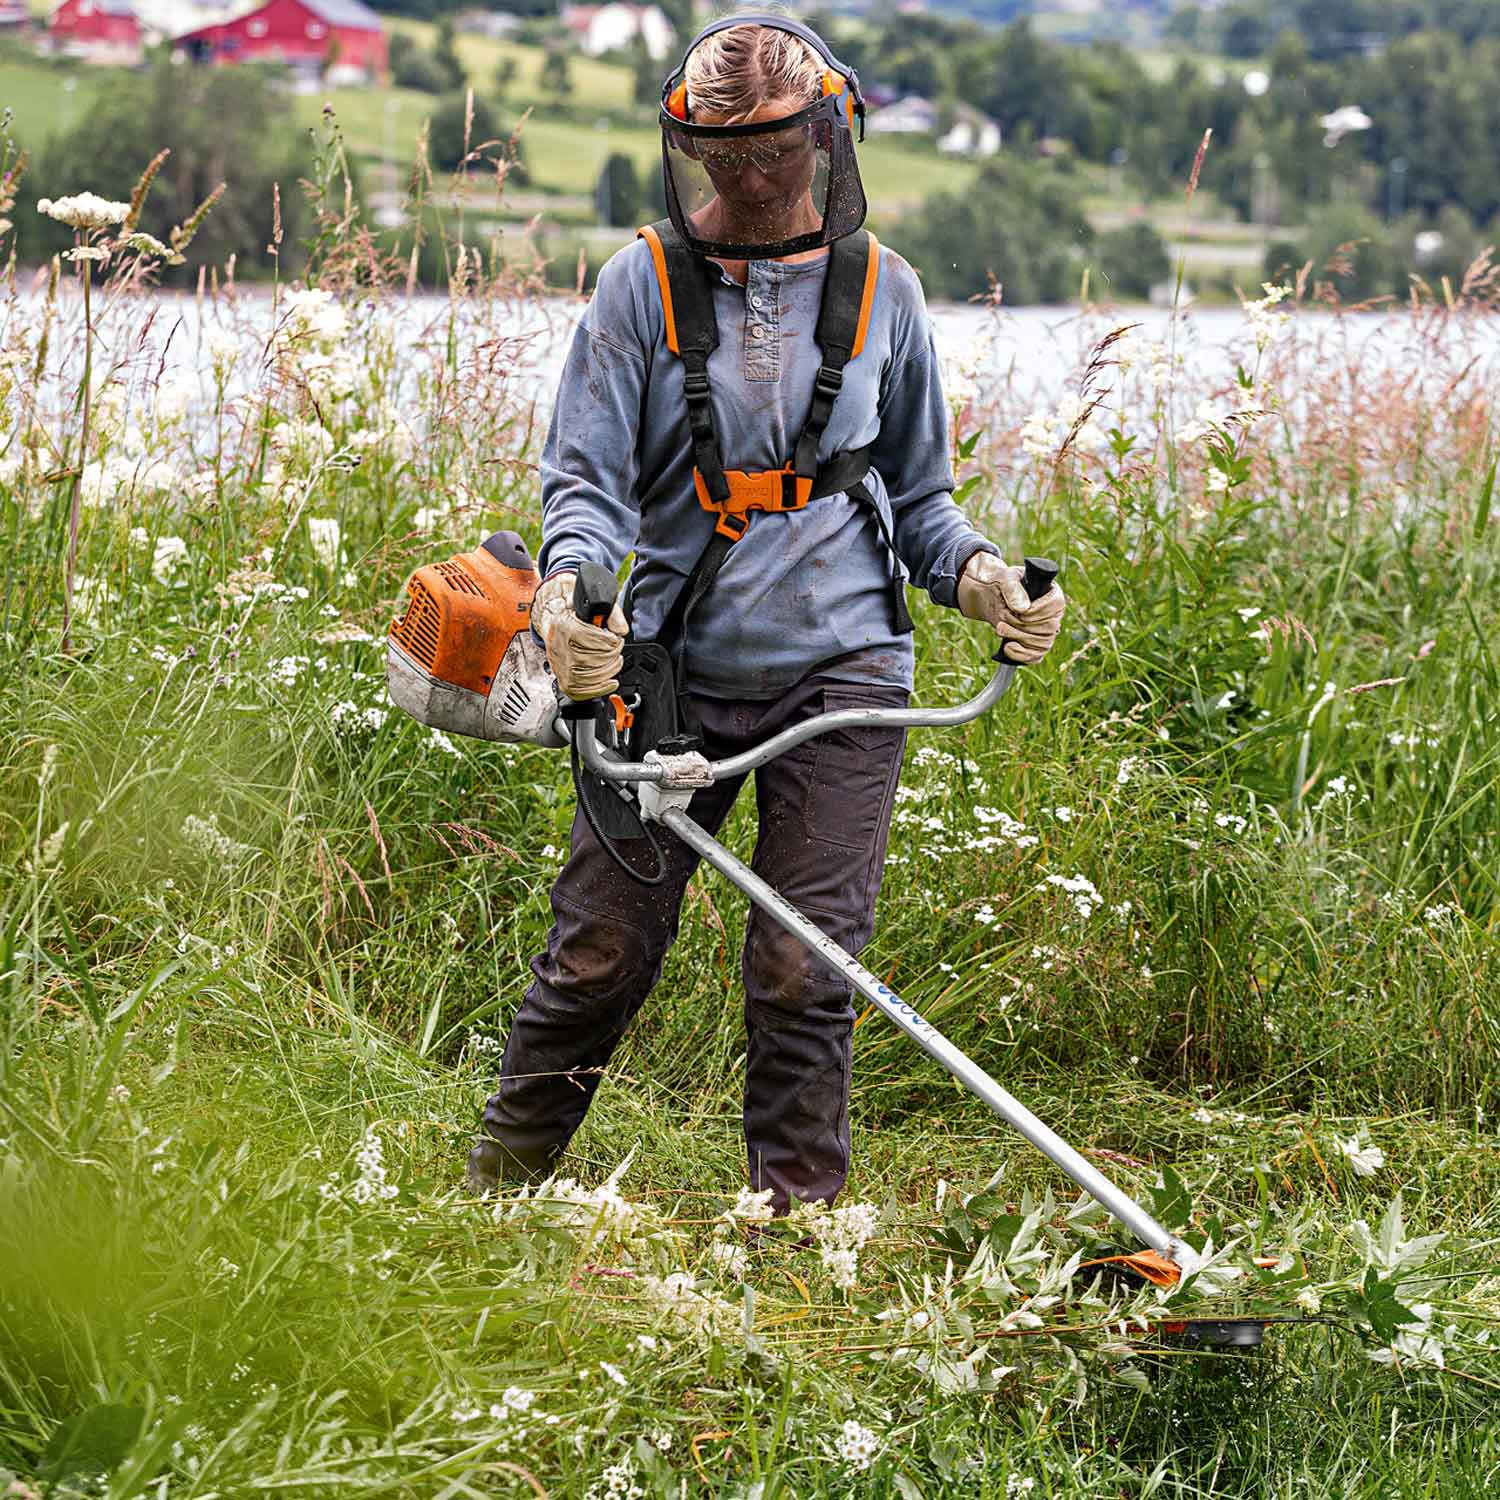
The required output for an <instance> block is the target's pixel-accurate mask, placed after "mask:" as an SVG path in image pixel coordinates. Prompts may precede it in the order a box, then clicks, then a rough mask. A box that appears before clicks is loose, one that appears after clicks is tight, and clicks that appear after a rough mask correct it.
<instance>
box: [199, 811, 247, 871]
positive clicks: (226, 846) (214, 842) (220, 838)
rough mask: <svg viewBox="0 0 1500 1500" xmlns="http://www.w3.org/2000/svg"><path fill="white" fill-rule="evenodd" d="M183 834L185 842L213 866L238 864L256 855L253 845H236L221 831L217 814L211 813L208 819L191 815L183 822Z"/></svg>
mask: <svg viewBox="0 0 1500 1500" xmlns="http://www.w3.org/2000/svg"><path fill="white" fill-rule="evenodd" d="M181 833H182V839H183V842H184V843H185V844H187V846H188V847H189V848H190V849H192V850H193V851H194V852H195V853H196V854H198V855H199V856H201V857H202V858H203V859H206V860H209V861H210V862H212V863H213V864H218V865H232V864H238V863H239V862H240V860H242V859H246V858H248V857H249V856H250V855H252V854H254V853H255V849H254V846H253V845H250V844H240V843H236V842H235V840H234V839H232V838H230V837H229V835H228V834H226V833H221V832H220V831H219V815H218V814H217V813H210V814H209V816H208V817H206V818H200V817H198V816H197V814H196V813H189V814H188V815H187V817H185V818H184V819H183V820H182V829H181Z"/></svg>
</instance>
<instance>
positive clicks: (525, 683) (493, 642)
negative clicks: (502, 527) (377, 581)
mask: <svg viewBox="0 0 1500 1500" xmlns="http://www.w3.org/2000/svg"><path fill="white" fill-rule="evenodd" d="M538 582H539V580H538V577H537V572H536V568H535V567H534V566H533V564H532V561H531V556H530V554H529V553H528V552H527V550H526V546H525V543H523V542H522V541H521V539H520V537H519V536H517V535H516V534H515V533H514V532H511V531H499V532H496V533H495V534H494V535H493V536H490V537H488V538H486V539H485V541H484V544H483V545H482V546H480V547H478V548H476V549H475V550H474V551H473V552H464V553H460V554H459V555H458V556H457V557H452V558H449V559H448V560H447V561H445V562H440V563H433V564H430V565H428V566H427V567H423V568H418V569H417V571H416V572H415V573H413V574H412V576H411V577H410V578H409V579H408V580H407V584H406V594H407V599H408V603H407V609H406V613H405V614H404V615H402V616H400V617H399V618H398V619H395V620H392V621H391V627H390V632H389V635H388V636H387V642H386V685H387V687H388V689H389V692H390V696H391V701H392V702H393V703H395V704H396V706H397V707H398V708H401V709H404V710H405V711H406V712H407V713H409V714H410V715H411V716H412V717H413V718H414V719H416V720H417V721H418V722H419V723H422V724H426V725H428V726H430V727H431V728H433V729H440V730H443V731H444V732H445V733H450V734H463V735H468V736H470V737H472V738H474V739H482V740H501V741H510V742H517V741H525V742H528V743H531V744H536V745H545V746H548V747H550V748H558V747H560V746H562V745H564V744H566V743H567V742H566V741H565V740H564V739H563V738H562V736H561V735H560V734H558V732H557V730H556V729H555V728H554V720H555V719H556V716H557V689H556V686H555V684H554V683H553V681H552V677H551V674H550V673H549V672H548V670H547V658H546V653H545V651H544V650H543V649H542V646H541V644H540V642H538V641H537V639H536V637H535V636H534V635H532V633H531V600H532V596H533V595H534V594H535V593H536V590H537V584H538Z"/></svg>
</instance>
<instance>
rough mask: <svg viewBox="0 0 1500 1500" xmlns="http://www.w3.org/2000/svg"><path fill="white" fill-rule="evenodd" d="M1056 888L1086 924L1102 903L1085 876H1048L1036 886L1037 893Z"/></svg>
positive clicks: (1097, 892) (1094, 888)
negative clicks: (1066, 896)
mask: <svg viewBox="0 0 1500 1500" xmlns="http://www.w3.org/2000/svg"><path fill="white" fill-rule="evenodd" d="M1049 885H1052V886H1056V887H1057V888H1058V889H1059V890H1061V891H1064V892H1066V893H1067V894H1068V896H1070V897H1071V898H1072V901H1073V909H1074V911H1076V912H1077V913H1078V915H1079V916H1080V917H1081V918H1082V919H1083V920H1084V921H1085V922H1086V921H1088V919H1089V918H1090V917H1092V916H1093V915H1094V913H1095V912H1096V911H1097V910H1098V909H1099V907H1100V906H1102V905H1103V903H1104V897H1103V896H1101V895H1100V894H1099V891H1098V889H1097V887H1096V886H1095V885H1094V882H1093V881H1092V880H1090V879H1089V878H1088V876H1086V875H1072V876H1068V875H1049V876H1047V878H1046V879H1045V880H1043V881H1042V882H1041V884H1040V885H1038V886H1037V889H1038V890H1039V891H1041V890H1045V889H1046V888H1047V887H1048V886H1049Z"/></svg>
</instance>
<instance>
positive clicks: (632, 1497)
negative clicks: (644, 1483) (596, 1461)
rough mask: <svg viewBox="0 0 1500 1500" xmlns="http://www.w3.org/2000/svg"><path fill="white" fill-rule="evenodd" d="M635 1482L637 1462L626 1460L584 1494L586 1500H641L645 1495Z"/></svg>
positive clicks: (609, 1467) (599, 1479)
mask: <svg viewBox="0 0 1500 1500" xmlns="http://www.w3.org/2000/svg"><path fill="white" fill-rule="evenodd" d="M645 1493H646V1492H645V1490H643V1489H642V1488H641V1487H640V1485H638V1484H637V1483H636V1482H635V1460H634V1459H633V1458H624V1459H621V1461H620V1462H619V1463H617V1464H610V1465H609V1466H608V1468H606V1469H605V1470H604V1472H603V1473H602V1474H601V1475H600V1476H599V1477H598V1479H596V1480H595V1481H594V1482H593V1484H591V1485H590V1486H589V1487H588V1489H587V1490H586V1491H585V1492H584V1500H617V1497H618V1500H641V1497H642V1496H644V1495H645Z"/></svg>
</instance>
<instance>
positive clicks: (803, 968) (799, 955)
mask: <svg viewBox="0 0 1500 1500" xmlns="http://www.w3.org/2000/svg"><path fill="white" fill-rule="evenodd" d="M848 993H849V986H848V983H847V981H845V980H844V979H842V978H841V977H840V976H839V975H837V974H835V973H834V972H833V970H832V969H831V968H829V966H828V965H827V964H826V963H824V962H823V960H822V959H820V958H818V957H816V956H815V955H814V954H813V953H812V952H811V950H810V949H808V948H807V947H806V946H805V945H804V944H803V943H802V941H801V940H800V939H799V938H795V937H793V936H792V934H791V933H789V932H787V931H786V929H785V928H782V927H773V926H772V925H771V924H770V923H769V922H758V921H756V922H752V923H751V928H750V933H749V940H748V941H747V943H746V945H745V996H746V1000H747V1002H748V1003H749V1005H750V1007H751V1009H752V1010H754V1011H755V1012H756V1014H757V1015H758V1014H759V1013H760V1011H761V1010H764V1009H766V1008H767V1007H770V1008H771V1009H772V1011H773V1014H772V1015H771V1016H770V1017H768V1022H769V1024H771V1025H774V1024H775V1019H774V1011H775V1010H784V1011H793V1012H801V1011H804V1010H807V1009H808V1008H809V1007H810V1006H814V1005H825V1006H826V1005H827V1004H828V1002H829V1001H830V1000H834V999H836V998H837V997H840V996H842V997H844V999H845V1000H847V997H848Z"/></svg>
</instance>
